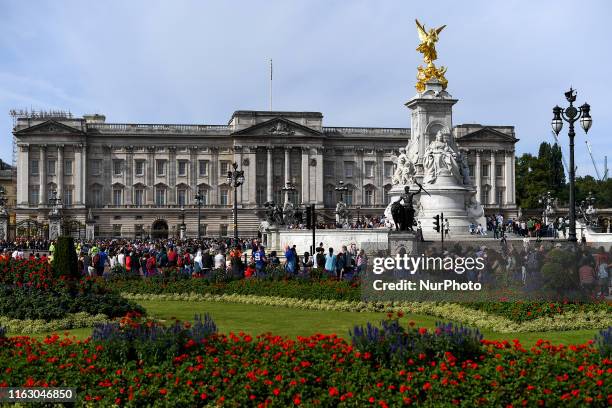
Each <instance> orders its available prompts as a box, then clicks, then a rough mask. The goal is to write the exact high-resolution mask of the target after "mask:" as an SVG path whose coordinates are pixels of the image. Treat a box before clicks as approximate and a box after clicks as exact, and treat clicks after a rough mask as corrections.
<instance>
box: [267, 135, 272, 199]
mask: <svg viewBox="0 0 612 408" xmlns="http://www.w3.org/2000/svg"><path fill="white" fill-rule="evenodd" d="M266 151H267V154H268V157H267V161H266V165H267V170H268V171H267V173H266V193H267V194H266V200H267V201H272V197H273V195H272V148H271V147H268V148H266Z"/></svg>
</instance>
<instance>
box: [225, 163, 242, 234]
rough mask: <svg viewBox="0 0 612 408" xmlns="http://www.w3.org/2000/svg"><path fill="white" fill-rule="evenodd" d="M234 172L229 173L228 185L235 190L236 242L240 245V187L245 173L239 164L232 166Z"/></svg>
mask: <svg viewBox="0 0 612 408" xmlns="http://www.w3.org/2000/svg"><path fill="white" fill-rule="evenodd" d="M232 169H234V170H233V171H228V172H227V184H229V185H230V186H231V187H233V188H234V240H235V241H236V242H235V243H236V244H238V187H240V186H241V185H242V184H243V183H244V171H243V170H238V163H236V162H234V163H233V164H232Z"/></svg>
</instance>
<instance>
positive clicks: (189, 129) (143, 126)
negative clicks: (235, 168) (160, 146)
mask: <svg viewBox="0 0 612 408" xmlns="http://www.w3.org/2000/svg"><path fill="white" fill-rule="evenodd" d="M87 127H88V128H90V129H98V130H100V131H102V132H121V133H130V132H160V133H161V132H176V133H207V132H211V131H214V132H224V131H230V130H231V129H232V127H231V126H229V125H180V124H147V123H88V124H87Z"/></svg>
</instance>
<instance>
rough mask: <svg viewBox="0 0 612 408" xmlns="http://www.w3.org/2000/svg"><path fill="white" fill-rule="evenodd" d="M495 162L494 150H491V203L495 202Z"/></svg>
mask: <svg viewBox="0 0 612 408" xmlns="http://www.w3.org/2000/svg"><path fill="white" fill-rule="evenodd" d="M496 173H497V164H496V162H495V150H491V170H490V171H489V174H490V175H491V197H490V202H491V204H497V174H496Z"/></svg>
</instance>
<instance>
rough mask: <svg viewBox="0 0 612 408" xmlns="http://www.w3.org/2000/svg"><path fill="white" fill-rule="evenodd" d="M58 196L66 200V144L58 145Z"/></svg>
mask: <svg viewBox="0 0 612 408" xmlns="http://www.w3.org/2000/svg"><path fill="white" fill-rule="evenodd" d="M57 198H59V199H60V200H62V201H61V202H62V203H63V202H64V145H58V146H57Z"/></svg>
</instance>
